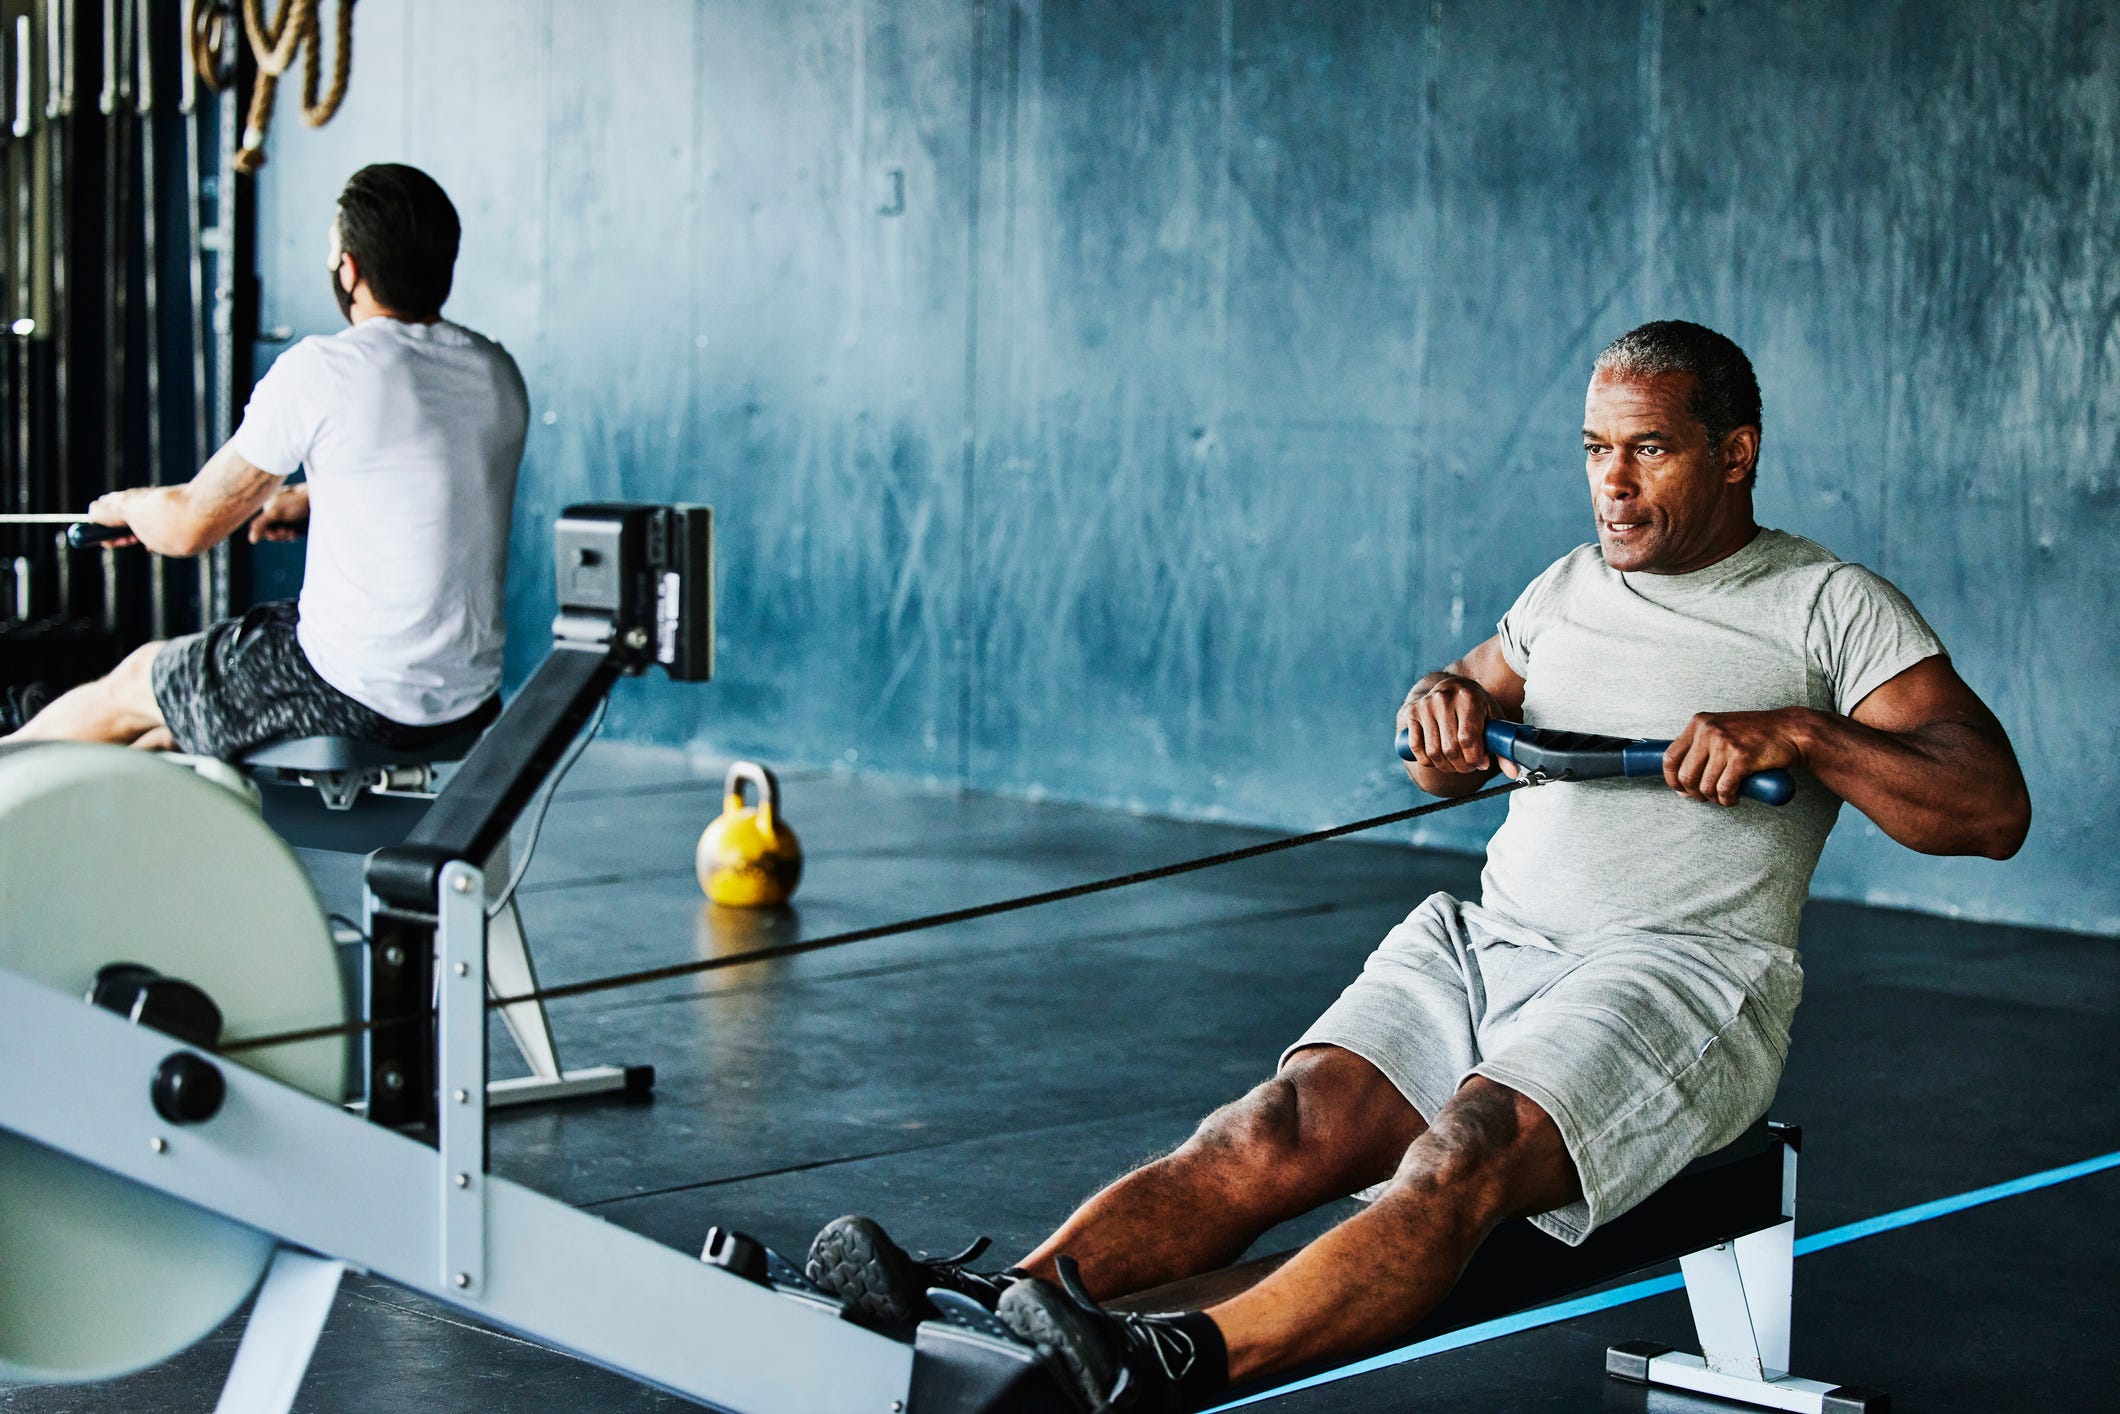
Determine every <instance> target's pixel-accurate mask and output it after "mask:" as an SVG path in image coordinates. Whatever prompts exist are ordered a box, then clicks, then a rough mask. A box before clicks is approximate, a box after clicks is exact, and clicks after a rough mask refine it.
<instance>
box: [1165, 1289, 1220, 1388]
mask: <svg viewBox="0 0 2120 1414" xmlns="http://www.w3.org/2000/svg"><path fill="white" fill-rule="evenodd" d="M1156 1319H1157V1320H1159V1321H1162V1322H1164V1323H1165V1324H1167V1325H1170V1326H1173V1327H1175V1328H1177V1329H1178V1330H1181V1331H1183V1332H1185V1334H1186V1335H1188V1336H1190V1337H1191V1338H1192V1343H1193V1360H1192V1364H1190V1365H1188V1366H1186V1367H1185V1373H1184V1374H1182V1375H1180V1376H1178V1405H1179V1407H1180V1408H1183V1409H1204V1408H1206V1407H1207V1406H1208V1405H1209V1404H1210V1403H1212V1402H1213V1400H1214V1397H1215V1396H1216V1395H1218V1394H1220V1393H1221V1392H1222V1391H1223V1390H1224V1389H1226V1388H1228V1386H1229V1342H1227V1341H1225V1340H1224V1339H1222V1328H1221V1327H1220V1326H1218V1325H1216V1324H1215V1323H1214V1320H1213V1318H1211V1317H1210V1316H1209V1315H1208V1314H1207V1313H1206V1312H1205V1311H1180V1312H1178V1313H1177V1314H1175V1315H1170V1316H1158V1317H1156Z"/></svg>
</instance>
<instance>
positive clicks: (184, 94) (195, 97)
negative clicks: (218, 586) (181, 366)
mask: <svg viewBox="0 0 2120 1414" xmlns="http://www.w3.org/2000/svg"><path fill="white" fill-rule="evenodd" d="M198 3H199V0H186V3H185V4H183V5H181V6H179V7H178V8H177V23H178V24H179V25H180V26H181V27H182V28H181V29H180V30H179V31H178V34H177V112H178V113H179V114H180V115H181V122H182V126H183V129H184V213H185V219H184V264H185V267H186V268H185V274H186V276H187V277H188V280H189V289H190V296H191V299H190V303H188V304H187V305H185V307H184V312H185V320H184V327H185V330H186V332H187V333H188V334H189V335H190V342H191V416H190V418H189V419H188V421H189V423H190V425H191V464H192V468H193V469H194V470H197V469H198V468H199V467H202V466H204V465H206V458H207V455H208V444H207V437H208V436H209V435H210V434H211V432H212V430H213V403H212V397H213V394H212V389H211V387H210V385H209V384H208V383H207V381H206V379H207V374H206V337H207V329H206V319H207V313H206V293H205V284H204V269H203V267H204V264H205V260H206V251H205V240H204V236H205V229H206V228H205V226H204V225H203V224H202V214H201V208H200V202H199V74H198V71H197V70H196V69H194V68H193V67H192V62H191V43H190V35H191V15H192V7H193V6H195V5H197V4H198ZM196 566H197V569H198V576H199V584H198V596H199V622H198V626H199V627H200V628H204V627H206V625H207V624H209V623H211V622H212V621H213V618H214V608H213V604H214V583H215V575H214V552H212V551H209V552H207V553H206V554H204V555H201V556H199V558H198V560H197V562H196Z"/></svg>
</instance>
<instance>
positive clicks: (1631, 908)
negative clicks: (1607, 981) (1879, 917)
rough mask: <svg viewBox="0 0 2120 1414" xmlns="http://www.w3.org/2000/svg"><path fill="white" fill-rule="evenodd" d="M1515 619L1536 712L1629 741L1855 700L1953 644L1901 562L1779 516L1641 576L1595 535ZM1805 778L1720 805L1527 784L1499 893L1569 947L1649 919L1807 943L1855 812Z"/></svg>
mask: <svg viewBox="0 0 2120 1414" xmlns="http://www.w3.org/2000/svg"><path fill="white" fill-rule="evenodd" d="M1499 634H1500V638H1501V648H1502V656H1503V657H1504V658H1505V659H1507V660H1508V662H1509V666H1510V667H1511V668H1513V669H1515V670H1516V672H1517V673H1518V675H1520V676H1521V677H1522V678H1523V679H1524V720H1525V721H1526V722H1529V723H1531V724H1532V725H1534V726H1542V727H1558V728H1561V729H1563V730H1566V731H1579V732H1598V733H1601V734H1603V735H1606V736H1619V737H1674V736H1677V735H1678V734H1679V732H1680V731H1682V730H1684V728H1685V725H1686V722H1687V721H1688V719H1690V718H1691V717H1692V716H1693V714H1694V713H1695V712H1754V711H1765V710H1768V709H1771V708H1776V707H1788V706H1806V707H1812V708H1816V709H1818V710H1820V711H1825V712H1839V713H1843V714H1845V713H1851V712H1853V711H1854V710H1855V708H1856V705H1857V704H1859V703H1860V702H1861V701H1862V699H1863V698H1865V697H1867V696H1869V695H1870V693H1871V692H1873V691H1874V690H1875V689H1877V688H1878V687H1880V686H1882V685H1883V684H1884V683H1886V682H1888V681H1890V680H1891V679H1892V678H1894V677H1897V676H1898V675H1899V674H1900V673H1902V672H1905V671H1906V670H1907V669H1908V668H1911V667H1912V666H1914V664H1916V663H1918V662H1920V661H1921V660H1922V659H1924V658H1928V657H1932V656H1934V655H1935V654H1938V653H1941V652H1943V645H1942V644H1941V643H1940V642H1938V641H1937V638H1936V635H1935V634H1934V633H1933V632H1931V631H1930V629H1929V626H1928V624H1926V623H1925V622H1923V621H1922V617H1921V615H1920V614H1919V613H1917V612H1916V611H1915V609H1914V606H1913V604H1912V603H1910V602H1908V600H1907V597H1906V596H1905V595H1904V594H1902V593H1900V592H1899V590H1898V589H1896V588H1894V587H1893V586H1892V585H1891V584H1890V583H1889V582H1888V581H1886V580H1885V579H1884V578H1883V577H1882V576H1880V575H1877V574H1875V573H1873V572H1872V571H1870V570H1867V569H1865V568H1863V567H1862V566H1861V565H1857V564H1850V563H1848V562H1846V561H1843V560H1840V559H1838V558H1836V557H1835V556H1834V555H1833V554H1832V552H1831V551H1829V550H1826V549H1824V548H1823V547H1822V546H1819V545H1816V544H1813V543H1812V542H1811V541H1809V540H1806V539H1804V538H1803V537H1802V536H1798V535H1788V534H1784V533H1783V532H1781V531H1779V530H1762V531H1760V532H1759V534H1758V535H1757V536H1755V537H1754V538H1753V539H1752V541H1751V543H1749V544H1747V545H1746V546H1745V547H1744V548H1743V549H1741V550H1739V551H1737V552H1736V553H1735V554H1733V555H1731V556H1729V557H1728V558H1727V559H1723V560H1718V561H1717V562H1716V563H1714V564H1712V565H1709V566H1708V567H1707V568H1705V569H1699V570H1695V571H1693V572H1692V573H1691V574H1669V575H1665V574H1624V573H1621V572H1619V571H1617V570H1615V569H1613V568H1612V567H1611V566H1610V565H1608V564H1606V563H1605V557H1604V554H1603V553H1602V552H1601V551H1600V550H1599V549H1598V547H1597V546H1596V545H1585V546H1583V547H1581V548H1580V549H1578V550H1576V551H1574V552H1573V553H1572V554H1569V555H1567V556H1565V557H1564V558H1562V559H1561V560H1559V561H1558V562H1556V563H1555V564H1554V565H1553V566H1552V568H1550V569H1548V570H1547V571H1546V572H1545V573H1544V574H1542V575H1540V576H1539V577H1538V578H1537V579H1535V580H1533V581H1532V582H1531V585H1530V587H1529V588H1527V589H1525V590H1524V592H1523V594H1522V596H1521V597H1519V598H1518V599H1517V601H1516V604H1515V607H1513V608H1511V609H1510V610H1509V612H1508V614H1507V615H1506V616H1504V617H1503V619H1502V621H1501V624H1500V626H1499ZM1796 774H1797V788H1796V799H1795V800H1793V801H1791V802H1790V803H1789V804H1787V805H1785V806H1781V807H1778V808H1777V807H1772V806H1766V805H1760V804H1758V803H1756V802H1753V801H1749V800H1748V801H1743V802H1740V803H1739V804H1737V805H1735V806H1721V805H1709V804H1705V803H1703V802H1701V801H1696V800H1689V799H1687V798H1686V797H1685V796H1682V795H1680V794H1678V792H1676V791H1674V790H1671V789H1669V788H1667V787H1666V786H1665V785H1664V784H1663V782H1662V781H1660V780H1600V781H1577V782H1571V783H1568V784H1564V785H1547V786H1540V787H1538V788H1536V789H1534V790H1522V791H1518V792H1516V794H1514V795H1512V796H1510V797H1509V817H1508V819H1507V820H1505V821H1504V822H1503V824H1502V827H1501V829H1499V830H1497V831H1496V832H1495V834H1494V838H1493V839H1492V840H1490V841H1489V842H1488V845H1487V869H1486V872H1485V873H1484V874H1483V875H1482V876H1481V889H1482V895H1481V903H1482V904H1483V905H1485V908H1486V911H1487V913H1488V914H1489V915H1492V916H1493V917H1494V918H1498V919H1499V920H1500V926H1502V928H1503V932H1504V935H1506V925H1508V924H1517V925H1521V926H1522V927H1524V928H1528V929H1529V930H1531V932H1533V933H1534V934H1537V935H1538V936H1539V937H1541V938H1544V939H1547V940H1550V941H1552V942H1554V943H1557V944H1559V945H1561V946H1562V947H1563V948H1566V949H1569V950H1575V949H1579V948H1584V947H1588V946H1590V945H1591V944H1593V943H1595V942H1597V941H1600V940H1603V939H1608V938H1613V937H1622V936H1640V935H1644V934H1647V935H1653V936H1661V937H1673V936H1684V937H1692V938H1712V939H1716V940H1718V941H1721V942H1724V943H1728V944H1731V945H1733V946H1736V945H1744V944H1750V945H1754V946H1765V947H1769V948H1775V949H1790V948H1794V947H1795V945H1796V921H1797V915H1798V914H1799V913H1800V912H1801V910H1802V908H1803V902H1804V898H1805V896H1806V894H1807V893H1808V891H1809V888H1810V883H1811V871H1812V869H1813V868H1814V867H1816V865H1817V863H1818V855H1819V851H1820V850H1821V849H1822V848H1823V847H1824V845H1825V840H1826V834H1827V832H1828V831H1830V830H1831V829H1832V828H1833V821H1834V818H1835V816H1837V815H1838V814H1839V811H1840V799H1839V797H1837V796H1835V795H1834V794H1833V793H1832V792H1831V791H1829V790H1827V789H1826V788H1825V787H1824V786H1823V785H1821V784H1820V783H1819V781H1818V779H1817V777H1815V776H1812V775H1811V774H1810V773H1809V772H1806V771H1802V770H1799V771H1798V772H1797V773H1796ZM1490 921H1492V920H1491V919H1490Z"/></svg>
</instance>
